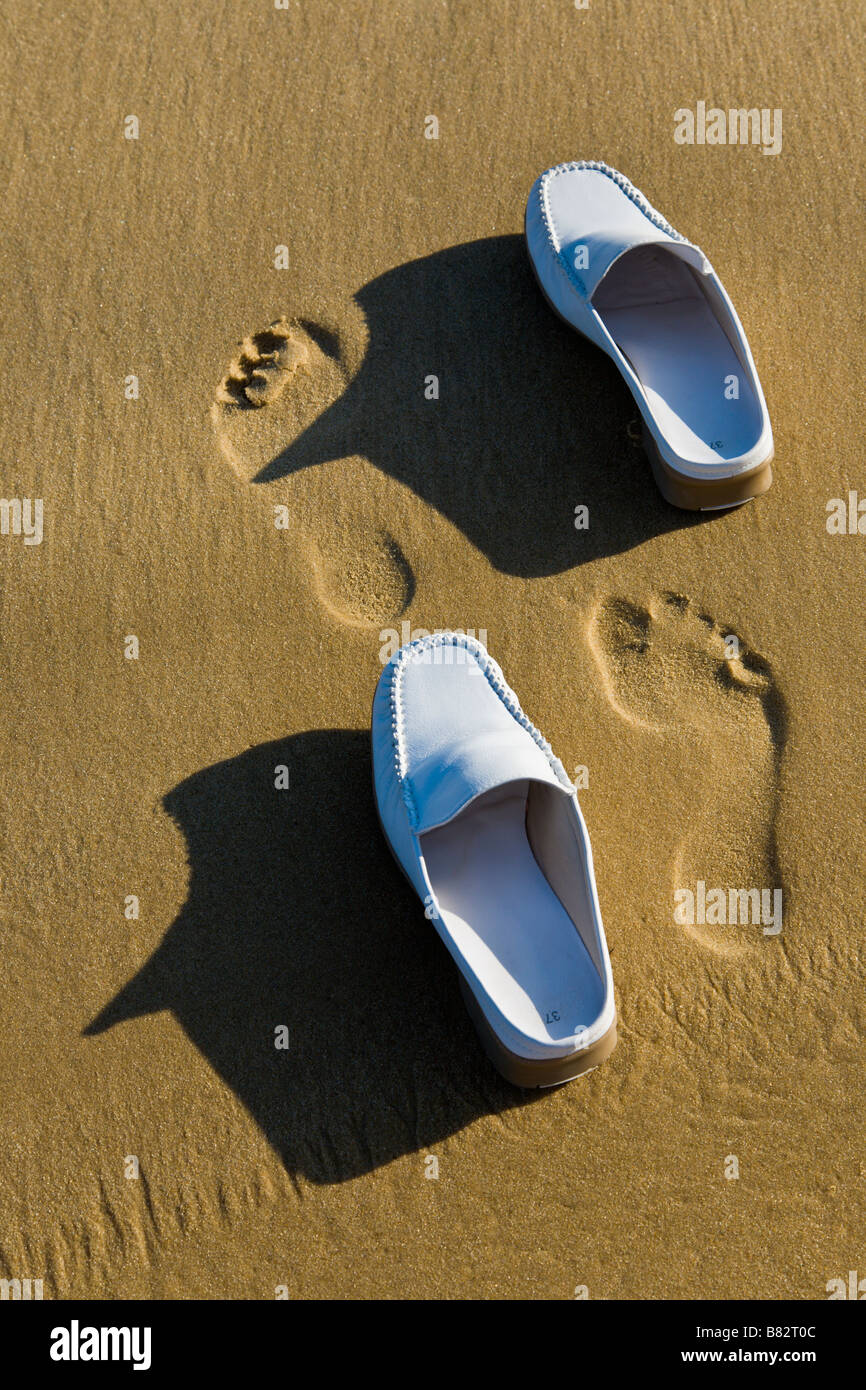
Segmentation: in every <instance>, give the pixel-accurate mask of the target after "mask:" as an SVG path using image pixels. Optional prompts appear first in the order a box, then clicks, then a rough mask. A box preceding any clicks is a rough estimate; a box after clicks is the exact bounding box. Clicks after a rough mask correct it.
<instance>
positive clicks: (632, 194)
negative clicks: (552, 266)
mask: <svg viewBox="0 0 866 1390" xmlns="http://www.w3.org/2000/svg"><path fill="white" fill-rule="evenodd" d="M581 169H593V170H595V172H596V173H598V174H604V176H605V177H606V178H608V179H611V180H612V181H613V182H614V183H615V184H616V185H617V187H618V188H621V189H622V191H623V193H624V194H625V195H626V197H627V198H630V199H631V201H632V202H633V203H634V205H635V207H637V208H639V209H640V211H641V212H642V213H643V215H644V217H646V218H648V220H649V221H650V222H652V224H653V226H654V227H658V228H659V230H660V231H662V232H664V233H665V234H666V235H667V236H669V237H672V238H673V240H674V241H681V242H683V243H684V244H685V245H686V246H694V242H691V241H689V240H688V239H687V238H686V237H684V236H683V235H682V234H681V233H680V232H678V231H677V230H676V228H675V227H672V226H671V224H670V222H668V221H667V219H666V218H664V217H662V215H661V213H660V212H657V211H656V209H655V208H654V207H653V205H652V203H650V202H648V201H647V199H646V198H645V197H644V195H643V194H642V193H641V191H640V189H639V188H635V186H634V184H633V183H632V182H631V181H630V180H629V179H627V178H626V176H625V174H621V173H620V172H619V170H618V169H612V168H611V167H610V165H609V164H604V163H603V162H602V161H601V160H598V159H578V160H572V161H571V162H570V163H568V164H556V165H554V167H553V168H552V169H548V170H546V172H545V173H543V174H542V175H541V178H540V179H539V181H538V184H537V185H536V186H537V189H538V202H539V207H540V209H541V218H542V221H543V223H544V226H545V229H546V231H547V239H548V241H549V243H550V249H551V251H552V252H553V254H554V256H555V258H556V263H557V265H558V266H559V267H560V269H561V270H562V272H563V274H564V275H566V276H567V277H568V279H569V280H571V281H572V282H573V283H574V284H575V285H576V286H577V288H578V289H579V290H580V293H581V294H582V295H583V297H584V298H586V285H585V284H584V282H583V280H582V278H581V276H580V275H578V273H577V271H576V270H575V268H574V266H572V265H570V264H569V263H568V262H564V261H563V260H562V257H561V256H560V247H559V246H558V244H557V241H558V238H557V235H556V228H555V226H554V223H553V215H552V213H551V211H550V204H549V202H548V197H547V190H548V185H549V184H550V183H551V182H552V180H553V179H555V178H556V177H557V176H558V175H559V174H569V173H575V172H577V171H579V170H581ZM695 249H696V250H697V249H698V248H697V247H696V248H695Z"/></svg>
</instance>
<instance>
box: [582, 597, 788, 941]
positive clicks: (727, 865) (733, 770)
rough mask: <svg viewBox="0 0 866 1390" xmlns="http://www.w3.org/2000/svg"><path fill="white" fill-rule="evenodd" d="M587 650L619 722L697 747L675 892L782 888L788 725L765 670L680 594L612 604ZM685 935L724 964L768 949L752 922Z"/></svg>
mask: <svg viewBox="0 0 866 1390" xmlns="http://www.w3.org/2000/svg"><path fill="white" fill-rule="evenodd" d="M589 640H590V646H591V648H592V651H593V653H594V655H595V657H596V660H597V661H598V664H599V666H600V668H601V672H602V677H603V679H604V683H605V688H606V690H607V693H608V696H609V698H610V701H611V703H612V704H613V706H614V708H615V709H616V710H617V712H618V713H619V714H620V715H622V717H623V718H624V719H626V720H628V721H629V723H631V724H633V725H636V726H637V727H639V728H643V729H650V730H653V731H654V732H656V733H670V734H671V735H678V736H679V737H680V738H681V739H682V740H685V741H687V745H688V744H691V745H692V747H691V749H689V748H688V746H687V747H686V754H687V761H688V763H689V772H690V773H691V771H692V770H693V772H694V780H695V795H694V815H693V817H692V818H691V819H690V824H689V829H688V831H687V833H686V835H685V836H684V837H683V839H682V841H681V843H680V845H679V848H678V851H677V856H676V861H675V864H674V872H673V879H674V887H675V888H680V887H682V888H689V889H691V890H693V891H694V892H695V894H696V896H697V887H696V885H697V883H698V881H700V880H702V881H703V882H704V883H705V884H706V888H707V892H709V890H710V889H711V888H715V887H719V888H723V889H725V890H726V893H729V891H730V890H731V889H735V890H739V889H753V888H754V889H759V890H760V889H764V890H770V889H776V888H779V887H780V879H779V871H778V862H777V852H776V836H775V821H776V811H777V804H778V787H779V770H780V762H781V757H782V751H783V748H784V743H785V726H786V719H785V708H784V701H783V699H782V696H781V693H780V691H779V689H778V686H777V685H776V682H775V679H774V677H773V673H772V671H771V669H770V666H769V664H768V663H767V662H766V661H765V660H764V658H763V657H761V656H759V655H758V654H757V653H756V652H753V651H749V650H748V649H747V647H746V645H745V643H744V642H742V641H741V640H740V639H739V638H737V636H736V634H735V633H734V632H733V631H732V630H731V629H730V628H726V627H724V626H721V625H719V624H718V623H716V622H715V621H714V620H713V618H712V617H710V615H709V614H707V613H704V612H702V611H701V610H700V609H699V608H698V607H696V606H695V605H694V604H693V603H692V602H691V601H690V600H689V599H688V598H686V597H684V596H683V595H681V594H673V593H662V594H659V595H655V596H653V597H652V598H651V599H650V601H649V603H648V605H647V606H646V607H641V606H639V605H637V604H633V603H630V602H628V601H627V600H626V599H622V598H608V599H605V600H603V601H602V602H601V603H600V604H599V606H598V608H597V609H596V611H595V612H594V614H593V616H592V619H591V621H590V627H589ZM770 903H772V898H770V899H768V905H769V904H770ZM708 915H710V916H712V915H714V914H713V913H709V914H708ZM731 915H732V914H731V913H730V910H728V913H727V916H728V917H730V916H731ZM741 915H742V914H741ZM684 929H685V930H686V931H688V932H689V933H690V934H692V935H693V936H694V937H696V938H697V939H698V940H700V941H701V942H702V943H703V944H705V945H708V946H711V947H713V948H714V949H716V950H719V951H722V952H727V953H731V952H734V951H738V950H741V949H743V948H744V947H745V946H747V945H749V944H753V943H757V942H759V941H762V940H764V939H765V937H764V936H763V934H762V928H761V924H760V923H758V924H754V923H753V922H752V921H751V919H750V921H749V922H748V923H746V924H743V923H742V922H741V921H739V922H738V923H737V924H735V925H728V924H727V921H725V922H724V923H723V924H719V925H707V924H704V923H699V922H698V923H696V924H695V925H687V926H685V928H684Z"/></svg>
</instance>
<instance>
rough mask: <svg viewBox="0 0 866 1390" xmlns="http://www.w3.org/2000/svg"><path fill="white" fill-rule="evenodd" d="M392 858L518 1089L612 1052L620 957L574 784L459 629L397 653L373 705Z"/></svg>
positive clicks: (378, 782)
mask: <svg viewBox="0 0 866 1390" xmlns="http://www.w3.org/2000/svg"><path fill="white" fill-rule="evenodd" d="M372 742H373V782H374V791H375V797H376V805H377V807H378V810H379V818H380V821H381V824H382V829H383V831H384V834H385V839H386V840H387V842H388V844H389V846H390V848H391V851H392V853H393V854H394V857H395V859H396V860H397V863H398V864H399V865H400V867H401V868H402V869H403V871H404V873H405V874H406V877H407V878H408V879H409V882H410V883H411V884H412V886H413V888H414V889H415V891H416V892H417V894H418V896H419V898H420V899H421V901H422V902H423V904H424V910H425V915H426V917H427V918H428V919H429V920H430V921H432V923H433V925H434V926H435V927H436V930H437V931H438V933H439V935H440V936H441V938H442V940H443V941H444V943H445V945H446V946H447V948H448V950H449V951H450V953H451V955H452V956H453V958H454V961H455V963H456V965H457V969H458V971H459V977H460V985H461V989H462V992H463V997H464V1000H465V1002H466V1005H467V1008H468V1009H469V1013H470V1016H471V1018H472V1021H473V1023H474V1024H475V1027H476V1028H477V1030H478V1032H479V1034H480V1037H481V1041H482V1043H483V1045H484V1048H485V1050H486V1052H487V1054H488V1056H489V1057H490V1059H491V1061H492V1062H493V1064H494V1065H495V1066H496V1067H497V1068H498V1070H499V1071H500V1072H501V1073H502V1075H503V1076H504V1077H506V1079H507V1080H508V1081H511V1082H513V1083H514V1084H515V1085H518V1086H555V1085H558V1084H559V1083H560V1082H563V1081H569V1080H571V1078H572V1077H575V1076H580V1075H581V1074H582V1073H583V1072H586V1071H590V1070H591V1069H592V1068H593V1067H595V1066H597V1065H598V1063H599V1062H602V1061H603V1060H604V1059H605V1057H607V1056H609V1054H610V1053H611V1052H612V1051H613V1049H614V1047H615V1045H616V1010H615V1006H614V996H613V979H612V977H611V970H610V959H609V956H608V950H607V942H606V941H605V936H604V928H603V926H602V922H601V911H600V909H599V905H598V896H597V893H596V887H595V877H594V875H593V868H592V851H591V849H590V844H589V836H588V835H587V831H586V826H585V824H584V821H583V817H582V815H581V813H580V808H579V806H578V804H577V797H576V795H575V791H574V787H573V786H572V784H571V782H570V781H569V779H568V777H567V775H566V773H565V770H564V768H563V766H562V764H561V763H560V762H559V760H558V758H555V757H554V755H553V753H552V751H551V749H550V745H549V744H548V743H546V742H545V740H544V738H542V736H541V734H540V733H539V732H538V730H537V729H536V728H534V727H533V725H532V724H531V723H530V721H529V719H528V718H527V717H526V715H525V714H524V713H523V711H522V710H521V708H520V704H519V702H518V699H517V696H516V695H515V694H514V691H513V690H511V689H509V687H508V686H507V685H506V683H505V679H504V677H503V675H502V672H501V671H500V669H499V667H498V666H497V664H496V662H495V661H494V660H493V659H492V657H491V656H490V655H489V654H488V652H487V651H486V650H485V648H484V647H483V646H482V644H481V643H480V642H478V641H476V639H475V638H473V637H467V636H464V635H463V634H462V633H455V632H444V633H435V634H433V635H432V636H430V637H422V638H420V639H419V640H417V641H415V642H411V643H410V644H409V645H408V646H405V647H403V648H401V650H400V651H399V652H397V653H396V655H395V656H393V657H392V658H391V660H390V661H389V662H388V664H387V666H386V667H385V669H384V671H383V672H382V675H381V677H380V680H379V683H378V686H377V688H376V694H375V697H374V700H373V719H372Z"/></svg>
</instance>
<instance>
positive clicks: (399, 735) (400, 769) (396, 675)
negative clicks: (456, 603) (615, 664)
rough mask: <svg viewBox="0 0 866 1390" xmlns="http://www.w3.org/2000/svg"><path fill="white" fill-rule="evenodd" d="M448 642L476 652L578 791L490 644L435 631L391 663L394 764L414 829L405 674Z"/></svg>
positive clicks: (562, 777)
mask: <svg viewBox="0 0 866 1390" xmlns="http://www.w3.org/2000/svg"><path fill="white" fill-rule="evenodd" d="M445 646H451V647H465V648H466V650H467V651H469V652H471V653H472V655H473V656H474V658H475V660H476V661H477V663H478V666H479V667H480V669H481V671H482V672H483V674H484V676H485V677H486V679H487V681H488V684H489V685H490V687H491V689H492V690H493V691H494V692H495V693H496V694H497V695H498V696H499V699H500V700H501V701H502V703H503V705H504V706H505V708H506V709H507V710H508V713H509V714H510V715H511V716H512V718H514V719H515V720H516V722H517V723H518V724H519V725H520V727H521V728H522V729H525V730H526V732H527V733H528V734H529V735H530V737H531V738H532V739H533V740H534V742H535V743H536V744H537V745H538V747H539V748H540V749H541V752H542V753H543V754H544V756H545V758H546V759H547V761H548V763H549V764H550V767H551V770H552V772H553V773H554V775H555V776H556V778H557V781H558V782H560V783H561V785H562V786H563V787H564V788H565V789H566V790H567V791H570V792H574V786H573V784H572V782H571V781H570V779H569V777H568V773H567V772H566V771H565V768H564V767H563V765H562V763H561V762H560V760H559V758H557V757H556V755H555V753H554V752H553V749H552V748H551V746H550V744H549V743H548V742H547V739H546V738H545V737H544V735H543V734H542V733H541V731H540V730H539V729H537V728H536V727H535V725H534V724H533V723H532V720H531V719H529V718H528V716H527V715H525V714H524V713H523V710H522V709H521V708H520V701H519V700H518V698H517V696H516V695H515V693H514V691H513V690H512V689H511V687H510V685H509V684H508V682H507V681H506V679H505V677H504V676H503V674H502V671H501V669H500V667H499V666H498V665H497V663H496V662H495V661H494V660H493V657H492V656H491V655H490V653H489V652H488V651H487V649H486V647H484V646H483V645H482V644H481V642H479V641H478V639H477V638H476V637H469V636H467V635H466V634H465V633H462V632H434V633H431V634H430V636H428V637H419V638H418V639H417V640H416V641H415V642H409V643H408V644H407V645H406V646H405V647H401V649H400V651H399V652H397V654H396V656H394V657H392V659H391V662H390V663H389V667H390V673H389V677H388V679H389V691H388V698H389V705H390V709H391V739H392V743H393V747H394V767H395V770H396V773H397V781H398V782H399V784H400V790H401V792H402V795H403V801H404V803H405V806H406V811H407V814H408V816H409V824H410V826H411V827H412V829H413V830H414V829H415V827H416V826H417V824H418V811H417V808H416V806H415V799H414V797H413V795H412V787H411V785H410V782H409V778H408V776H407V775H406V751H405V748H404V744H403V703H402V684H403V674H404V672H405V670H406V667H407V666H408V665H409V663H410V662H412V661H417V660H418V659H420V658H421V657H422V656H423V653H424V652H425V651H430V650H432V649H433V648H434V647H445Z"/></svg>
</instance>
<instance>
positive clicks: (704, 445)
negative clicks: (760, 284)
mask: <svg viewBox="0 0 866 1390" xmlns="http://www.w3.org/2000/svg"><path fill="white" fill-rule="evenodd" d="M593 303H594V305H595V308H596V309H597V310H598V313H599V314H600V316H601V318H602V319H603V321H604V323H605V326H606V327H607V330H608V332H609V333H610V335H611V337H612V338H613V340H614V342H615V343H616V344H617V346H618V347H619V349H620V351H621V352H622V353H623V354H624V355H625V357H627V359H628V361H629V363H630V364H631V367H632V370H633V371H634V373H635V375H636V376H637V377H638V378H639V380H640V382H641V385H642V386H643V389H644V392H645V394H646V398H647V401H648V403H649V406H650V409H651V411H652V413H653V416H654V418H655V420H656V423H657V425H658V428H659V430H660V432H661V434H662V435H663V436H664V437H665V439H666V440H667V441H668V443H669V445H670V447H671V448H672V449H673V451H674V452H675V453H676V454H678V455H679V457H681V458H685V459H690V460H693V461H694V462H696V463H719V462H722V461H724V460H725V459H732V458H738V457H739V456H740V455H741V454H744V453H746V452H747V451H748V450H749V449H751V448H752V447H753V446H754V445H755V444H756V443H757V441H758V438H759V436H760V432H761V418H762V417H761V409H760V406H759V404H758V401H757V398H756V396H755V393H754V390H753V387H752V383H751V380H750V375H749V373H748V372H747V371H746V369H745V368H744V367H743V365H742V363H741V362H740V359H739V358H738V356H737V354H736V352H735V351H734V349H733V347H732V345H731V343H730V341H729V339H728V337H727V335H726V333H725V331H724V329H723V328H722V325H721V323H720V322H719V320H718V318H717V317H716V315H715V313H714V312H713V308H712V306H711V304H710V302H709V300H708V299H707V298H706V297H705V295H704V293H703V291H702V290H701V289H700V287H699V285H698V283H697V282H696V279H695V277H694V275H693V273H692V271H691V270H690V268H689V267H688V266H687V265H685V263H684V262H682V261H680V260H678V259H677V258H676V257H674V256H672V255H671V254H670V253H669V252H666V251H663V250H660V249H659V248H658V247H640V248H637V249H636V250H635V251H630V252H626V254H625V255H624V256H622V257H621V258H620V260H619V261H617V262H615V263H614V265H613V266H612V267H611V269H610V271H609V272H608V274H607V276H605V278H604V280H602V282H601V285H600V286H599V288H598V290H597V291H596V294H595V297H594V299H593ZM732 377H733V378H736V390H737V396H736V397H734V396H733V394H732V390H733V388H732V385H731V378H732ZM726 390H727V394H726Z"/></svg>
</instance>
